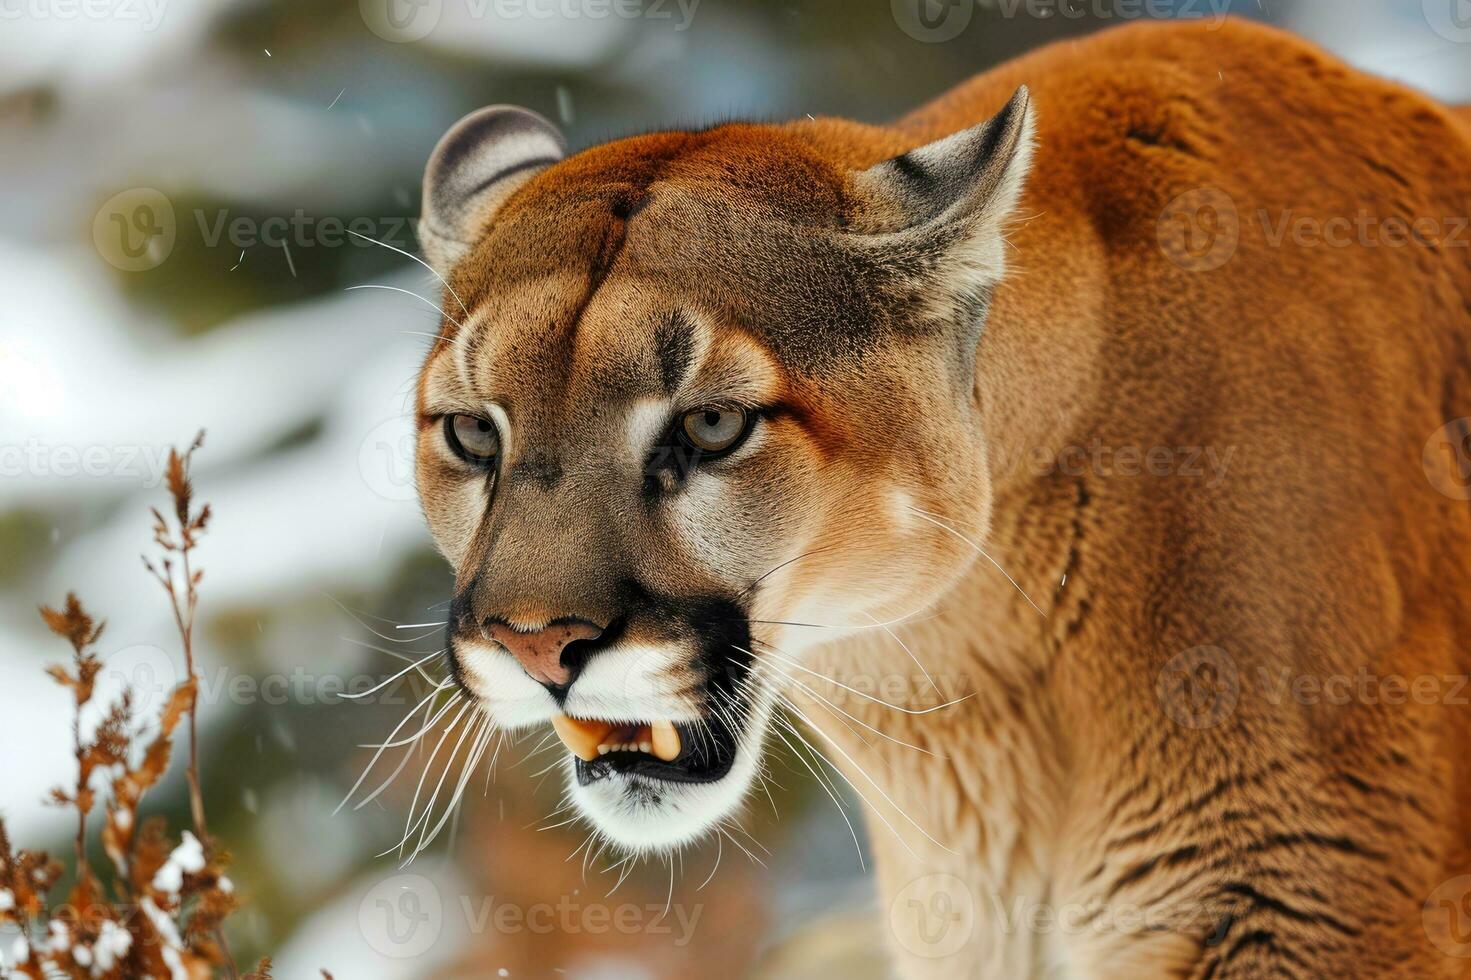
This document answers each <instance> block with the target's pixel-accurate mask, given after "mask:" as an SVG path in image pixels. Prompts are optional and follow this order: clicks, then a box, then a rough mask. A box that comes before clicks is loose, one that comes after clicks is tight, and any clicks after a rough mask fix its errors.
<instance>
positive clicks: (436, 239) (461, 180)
mask: <svg viewBox="0 0 1471 980" xmlns="http://www.w3.org/2000/svg"><path fill="white" fill-rule="evenodd" d="M566 152H567V146H566V143H565V141H563V139H562V134H561V133H560V132H559V131H558V130H557V127H556V126H554V125H552V124H551V123H550V122H548V121H547V120H546V119H544V118H542V117H541V116H539V115H537V114H536V113H534V112H532V111H531V110H530V109H521V108H517V107H516V106H487V107H486V108H484V109H479V110H477V111H475V112H472V113H470V114H469V115H468V116H466V117H465V118H463V119H461V120H460V121H459V122H457V123H455V124H454V126H452V127H450V130H449V132H447V133H445V134H444V137H443V138H442V139H440V141H439V145H438V146H436V147H435V148H434V152H433V153H432V154H431V155H430V157H429V164H428V166H426V167H425V168H424V203H423V214H422V215H421V217H420V218H419V242H420V244H421V245H422V246H423V248H424V253H425V255H426V256H427V258H428V259H429V264H430V265H432V266H434V268H435V269H436V270H437V271H438V272H439V274H440V275H443V276H448V275H449V271H450V269H451V268H453V267H454V265H455V263H456V262H458V261H459V260H460V259H461V258H462V257H464V255H465V253H466V252H468V251H469V250H470V246H472V245H473V244H475V240H476V239H477V238H478V237H479V236H480V233H481V232H483V231H484V230H485V227H486V225H487V224H489V223H490V220H491V219H492V218H493V217H494V215H495V212H496V211H497V210H499V208H500V206H501V205H502V204H504V203H505V202H506V199H507V198H509V197H510V196H511V194H512V192H514V191H515V190H516V189H517V188H519V187H520V186H521V185H522V184H524V183H526V182H527V181H528V180H530V179H531V178H532V177H534V176H536V175H537V174H538V173H540V172H541V171H543V170H545V169H546V168H547V167H549V166H551V165H552V164H554V163H556V162H557V161H558V160H561V159H562V157H563V156H565V155H566Z"/></svg>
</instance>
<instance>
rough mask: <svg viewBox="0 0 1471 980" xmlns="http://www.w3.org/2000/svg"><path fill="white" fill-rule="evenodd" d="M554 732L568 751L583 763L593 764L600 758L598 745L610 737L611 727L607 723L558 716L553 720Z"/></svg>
mask: <svg viewBox="0 0 1471 980" xmlns="http://www.w3.org/2000/svg"><path fill="white" fill-rule="evenodd" d="M552 730H553V731H555V732H556V733H557V737H558V738H560V739H561V740H562V744H563V745H565V746H567V749H568V751H570V752H571V753H572V754H573V755H575V756H577V758H579V759H581V760H582V761H583V762H591V761H592V760H594V759H596V758H597V757H598V743H600V742H602V740H603V739H605V738H607V737H608V731H609V726H608V724H607V723H606V722H601V721H584V720H582V719H581V718H568V717H567V716H566V715H557V716H556V717H555V718H553V719H552Z"/></svg>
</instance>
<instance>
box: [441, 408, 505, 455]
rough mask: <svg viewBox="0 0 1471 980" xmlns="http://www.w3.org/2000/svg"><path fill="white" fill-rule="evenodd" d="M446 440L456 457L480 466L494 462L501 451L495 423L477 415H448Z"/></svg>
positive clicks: (446, 417) (445, 425)
mask: <svg viewBox="0 0 1471 980" xmlns="http://www.w3.org/2000/svg"><path fill="white" fill-rule="evenodd" d="M444 438H445V441H446V442H448V443H449V447H450V448H451V449H453V450H454V451H455V455H457V456H459V457H460V458H461V459H463V460H465V461H466V462H467V463H475V464H476V465H479V466H484V465H486V464H488V463H491V462H493V461H494V460H495V456H496V453H498V452H500V449H501V439H500V434H499V433H497V432H496V429H495V423H494V422H492V421H490V420H489V419H483V418H480V417H479V416H477V415H446V416H445V417H444Z"/></svg>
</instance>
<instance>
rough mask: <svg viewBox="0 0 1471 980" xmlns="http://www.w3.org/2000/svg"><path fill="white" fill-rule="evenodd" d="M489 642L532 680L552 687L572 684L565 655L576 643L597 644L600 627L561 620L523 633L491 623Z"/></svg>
mask: <svg viewBox="0 0 1471 980" xmlns="http://www.w3.org/2000/svg"><path fill="white" fill-rule="evenodd" d="M486 632H487V633H489V635H490V638H491V639H492V640H494V641H495V642H497V643H499V644H500V645H501V646H503V647H505V648H506V649H507V650H509V651H510V653H511V656H513V657H515V658H516V659H517V660H518V661H520V663H521V666H522V667H523V668H524V669H525V670H526V673H527V674H529V675H530V676H531V678H532V679H533V680H535V681H536V682H538V683H540V684H547V685H550V686H552V687H566V686H567V685H568V684H570V683H571V682H572V668H571V667H568V666H567V665H565V664H563V663H562V651H563V650H565V649H566V648H567V644H569V643H574V642H576V641H577V640H596V639H597V638H598V637H599V636H602V635H603V631H602V629H601V628H600V627H598V626H595V625H594V624H592V623H589V622H588V621H587V620H584V619H562V620H557V621H556V622H553V623H549V624H548V625H546V626H544V627H543V628H541V629H537V630H528V631H525V632H523V631H521V630H518V629H516V628H514V627H512V626H508V625H506V624H505V623H498V622H496V623H491V624H490V627H489V629H487V631H486Z"/></svg>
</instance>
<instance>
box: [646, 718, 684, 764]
mask: <svg viewBox="0 0 1471 980" xmlns="http://www.w3.org/2000/svg"><path fill="white" fill-rule="evenodd" d="M649 728H650V737H649V746H648V747H647V748H646V749H644V751H645V752H650V753H652V754H653V755H654V756H655V757H657V758H659V759H662V760H663V761H665V762H673V761H674V760H675V759H677V758H679V749H680V745H679V731H678V729H676V728H675V727H674V722H672V721H656V722H654V723H653V724H652V725H651V726H649Z"/></svg>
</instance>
